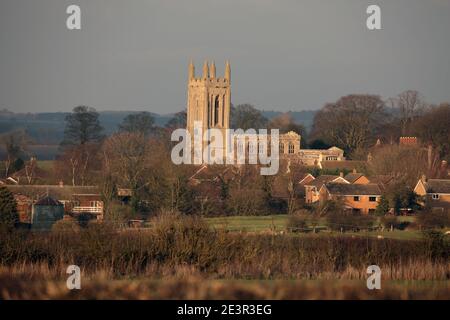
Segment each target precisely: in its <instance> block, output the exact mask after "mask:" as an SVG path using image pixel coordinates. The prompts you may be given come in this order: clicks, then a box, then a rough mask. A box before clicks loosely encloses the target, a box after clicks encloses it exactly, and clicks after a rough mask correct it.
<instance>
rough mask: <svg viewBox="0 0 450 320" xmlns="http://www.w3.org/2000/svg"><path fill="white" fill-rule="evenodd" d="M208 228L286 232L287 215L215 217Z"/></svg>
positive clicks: (410, 235) (406, 236)
mask: <svg viewBox="0 0 450 320" xmlns="http://www.w3.org/2000/svg"><path fill="white" fill-rule="evenodd" d="M398 219H399V220H400V221H408V222H413V221H414V220H415V217H411V216H408V217H398ZM206 221H207V222H208V223H209V225H210V226H212V227H214V228H217V229H226V230H229V231H242V232H270V231H274V232H280V231H286V225H287V222H288V215H269V216H231V217H217V218H206ZM325 226H326V221H325V219H321V220H319V225H318V227H317V228H318V229H323V228H325ZM295 235H296V236H311V235H312V234H311V233H296V234H295ZM330 235H342V234H341V233H339V232H330V231H328V230H322V231H320V232H319V233H317V234H315V235H314V236H330ZM344 235H345V236H349V237H353V236H357V237H378V236H381V237H383V238H390V239H399V240H416V239H421V237H422V234H421V232H420V231H416V230H394V231H387V230H386V231H360V232H346V233H344Z"/></svg>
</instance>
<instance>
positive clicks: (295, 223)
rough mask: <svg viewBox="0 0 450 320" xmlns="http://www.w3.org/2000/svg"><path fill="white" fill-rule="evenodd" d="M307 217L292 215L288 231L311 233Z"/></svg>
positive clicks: (288, 223) (289, 219)
mask: <svg viewBox="0 0 450 320" xmlns="http://www.w3.org/2000/svg"><path fill="white" fill-rule="evenodd" d="M307 227H308V223H307V217H306V216H305V215H302V214H292V215H290V216H289V218H288V222H287V230H288V231H290V232H306V231H309V229H308V228H307Z"/></svg>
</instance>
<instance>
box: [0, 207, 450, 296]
mask: <svg viewBox="0 0 450 320" xmlns="http://www.w3.org/2000/svg"><path fill="white" fill-rule="evenodd" d="M150 222H151V224H152V227H151V228H147V229H141V230H119V229H114V228H113V226H112V225H109V224H106V223H103V224H97V223H91V224H89V225H88V226H87V227H86V228H80V227H78V226H77V225H75V224H73V222H70V221H65V222H64V223H60V224H58V225H57V228H54V230H53V231H52V232H49V233H35V232H25V231H17V230H12V231H11V230H3V231H2V233H1V236H0V298H5V299H9V298H33V299H35V298H37V299H41V298H42V299H44V298H45V299H47V298H60V299H71V298H83V299H84V298H100V299H101V298H116V299H117V298H133V299H134V298H136V299H147V298H154V299H158V298H172V299H177V298H178V299H186V298H187V299H203V298H214V299H220V298H223V299H238V298H239V299H240V298H247V299H253V298H255V299H266V298H267V299H310V298H317V299H323V298H325V299H327V298H337V299H349V298H360V299H366V298H383V299H384V298H392V299H400V298H401V299H408V298H416V299H431V298H439V299H448V298H449V297H450V296H449V294H450V291H449V282H450V266H449V253H450V244H449V242H448V240H446V239H445V238H444V237H443V236H442V235H441V234H440V233H431V234H429V235H428V236H427V237H425V238H422V239H421V240H409V241H404V240H395V239H376V238H367V237H366V238H359V237H354V238H353V237H348V236H339V235H336V236H333V237H321V236H318V235H315V234H311V235H309V236H305V237H297V236H291V235H290V234H276V233H271V234H268V233H256V234H251V233H243V234H241V233H237V232H230V231H228V230H226V229H223V228H211V227H210V225H208V223H207V222H205V221H204V220H203V219H201V218H198V217H194V216H185V215H180V214H176V213H164V214H160V215H159V216H157V217H155V218H153V219H152V220H151V221H150ZM72 264H75V265H78V266H80V268H81V272H82V277H83V279H84V280H83V284H82V287H83V289H82V290H81V291H80V292H78V293H73V292H69V291H68V290H67V288H65V279H66V278H67V274H66V269H67V266H69V265H72ZM372 264H376V265H378V266H380V268H381V270H382V279H383V290H382V291H381V292H379V293H374V292H373V291H369V290H367V288H366V287H365V281H366V279H367V273H366V269H367V267H368V266H369V265H372ZM405 281H407V282H405Z"/></svg>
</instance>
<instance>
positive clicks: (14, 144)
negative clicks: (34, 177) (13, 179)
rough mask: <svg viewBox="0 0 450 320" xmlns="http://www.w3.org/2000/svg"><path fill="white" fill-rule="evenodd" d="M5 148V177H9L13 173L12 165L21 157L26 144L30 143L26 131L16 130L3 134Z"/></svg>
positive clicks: (1, 138) (2, 139) (0, 138)
mask: <svg viewBox="0 0 450 320" xmlns="http://www.w3.org/2000/svg"><path fill="white" fill-rule="evenodd" d="M0 140H1V141H2V143H3V145H4V147H5V150H6V159H5V161H4V166H5V177H8V176H9V175H10V173H11V166H12V164H13V162H14V161H15V160H16V159H17V158H19V156H20V155H21V154H22V153H24V152H25V149H26V145H27V143H28V139H27V136H26V134H25V132H24V131H22V130H20V131H14V132H10V133H6V134H3V135H2V136H1V137H0Z"/></svg>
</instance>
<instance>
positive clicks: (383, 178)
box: [369, 175, 394, 185]
mask: <svg viewBox="0 0 450 320" xmlns="http://www.w3.org/2000/svg"><path fill="white" fill-rule="evenodd" d="M393 179H394V178H393V177H392V176H390V175H376V176H371V177H369V181H370V183H378V184H383V185H385V184H388V183H390V182H391V181H392V180H393Z"/></svg>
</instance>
